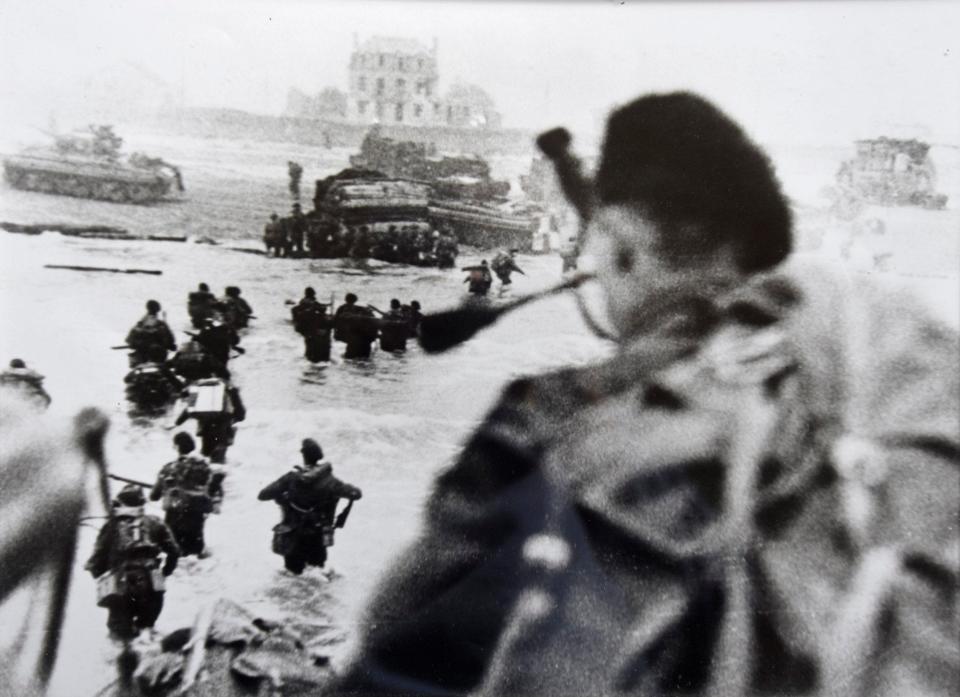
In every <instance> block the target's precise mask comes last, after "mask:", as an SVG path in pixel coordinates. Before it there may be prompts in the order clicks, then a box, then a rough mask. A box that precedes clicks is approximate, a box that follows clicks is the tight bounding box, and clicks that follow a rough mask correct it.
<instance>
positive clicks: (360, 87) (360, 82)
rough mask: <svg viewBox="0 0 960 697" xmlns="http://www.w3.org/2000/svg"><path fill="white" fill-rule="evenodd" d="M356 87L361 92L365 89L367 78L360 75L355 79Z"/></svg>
mask: <svg viewBox="0 0 960 697" xmlns="http://www.w3.org/2000/svg"><path fill="white" fill-rule="evenodd" d="M357 89H358V90H360V91H361V92H366V91H367V78H365V77H360V79H358V80H357Z"/></svg>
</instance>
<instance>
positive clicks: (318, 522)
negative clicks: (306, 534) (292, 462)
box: [257, 463, 361, 529]
mask: <svg viewBox="0 0 960 697" xmlns="http://www.w3.org/2000/svg"><path fill="white" fill-rule="evenodd" d="M360 496H361V491H360V489H358V488H357V487H355V486H352V485H350V484H347V483H346V482H342V481H340V480H339V479H337V478H336V477H334V476H333V468H332V466H331V465H330V464H329V463H320V464H319V465H317V468H316V471H314V472H310V473H309V474H306V475H305V473H304V471H303V470H302V468H297V469H294V470H293V471H292V472H287V473H286V474H285V475H283V476H282V477H280V478H279V479H277V480H276V481H274V482H272V483H270V484H268V485H267V486H265V487H264V488H263V490H262V491H261V492H260V494H259V495H258V497H257V498H259V499H260V500H261V501H276V502H277V503H278V504H279V505H280V506H281V507H282V508H283V514H284V521H283V522H284V523H286V524H287V525H290V526H292V527H295V528H304V529H305V528H311V527H316V526H328V527H329V526H332V525H333V522H334V516H335V515H336V511H337V502H338V501H339V500H340V499H349V500H351V501H353V500H356V499H359V498H360Z"/></svg>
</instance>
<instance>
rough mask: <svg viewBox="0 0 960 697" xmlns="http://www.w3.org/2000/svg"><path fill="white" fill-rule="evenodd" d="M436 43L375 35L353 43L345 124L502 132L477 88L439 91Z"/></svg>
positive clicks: (497, 118) (484, 95)
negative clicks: (445, 93)
mask: <svg viewBox="0 0 960 697" xmlns="http://www.w3.org/2000/svg"><path fill="white" fill-rule="evenodd" d="M438 79H439V70H438V65H437V41H436V39H434V41H433V45H432V46H431V47H430V48H427V47H426V46H424V45H423V44H421V43H420V42H419V41H417V40H415V39H409V38H402V37H393V36H373V37H370V38H368V39H366V40H365V41H363V43H358V42H357V41H356V40H354V49H353V53H352V54H351V56H350V65H349V89H348V93H347V120H348V121H349V122H352V123H361V124H374V123H379V124H402V125H405V126H453V127H457V128H499V127H500V114H499V112H497V111H496V108H495V105H494V103H493V100H492V99H491V98H490V96H489V95H488V94H487V93H486V92H484V91H483V90H482V89H480V88H479V87H476V86H475V85H463V84H457V85H454V86H453V87H451V89H450V91H449V93H448V94H447V95H443V96H441V95H440V94H439V91H438V87H437V84H438Z"/></svg>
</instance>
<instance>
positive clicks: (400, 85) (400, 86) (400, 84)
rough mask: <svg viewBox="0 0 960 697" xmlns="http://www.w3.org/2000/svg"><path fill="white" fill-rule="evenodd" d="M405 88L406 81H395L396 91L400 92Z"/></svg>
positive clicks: (401, 79) (400, 79)
mask: <svg viewBox="0 0 960 697" xmlns="http://www.w3.org/2000/svg"><path fill="white" fill-rule="evenodd" d="M406 86H407V81H406V80H404V79H403V78H399V79H398V80H397V89H398V90H401V91H402V90H403V88H404V87H406Z"/></svg>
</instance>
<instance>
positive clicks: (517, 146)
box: [151, 108, 534, 156]
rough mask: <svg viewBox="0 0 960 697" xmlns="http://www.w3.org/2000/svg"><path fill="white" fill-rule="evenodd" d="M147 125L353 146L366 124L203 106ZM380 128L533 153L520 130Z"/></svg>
mask: <svg viewBox="0 0 960 697" xmlns="http://www.w3.org/2000/svg"><path fill="white" fill-rule="evenodd" d="M151 125H152V126H153V127H154V128H156V129H158V130H161V131H166V132H171V133H175V134H177V135H187V136H193V137H200V138H233V139H252V140H268V141H280V142H291V143H302V144H304V145H317V146H321V147H323V146H329V147H356V148H358V149H359V147H360V142H361V141H362V140H363V136H364V135H365V134H366V132H367V131H368V130H369V126H368V125H365V124H354V123H344V122H340V121H329V120H324V119H309V118H297V117H291V116H268V115H263V114H251V113H248V112H244V111H237V110H233V109H203V108H193V109H184V110H178V111H169V112H163V113H161V114H160V115H158V116H157V117H156V119H154V120H153V122H152V123H151ZM381 130H382V133H383V135H385V136H386V137H388V138H394V139H396V140H411V141H415V142H422V143H434V144H435V145H436V146H437V150H439V151H440V152H444V153H463V154H478V155H484V156H489V155H526V154H533V150H534V145H533V137H534V136H533V134H532V133H530V132H528V131H524V130H521V129H497V130H492V129H491V130H487V129H467V128H447V127H434V126H431V127H420V126H402V125H397V124H385V125H382V126H381Z"/></svg>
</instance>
